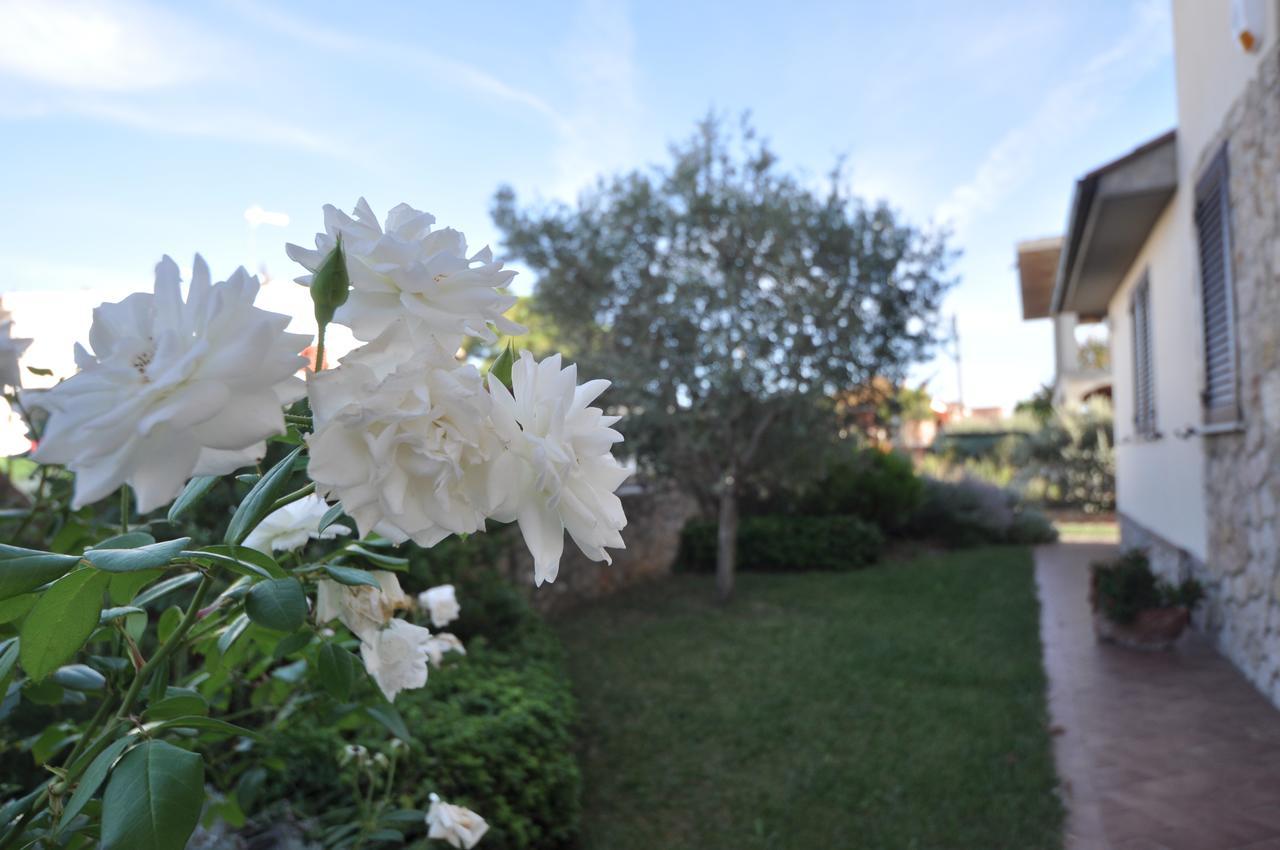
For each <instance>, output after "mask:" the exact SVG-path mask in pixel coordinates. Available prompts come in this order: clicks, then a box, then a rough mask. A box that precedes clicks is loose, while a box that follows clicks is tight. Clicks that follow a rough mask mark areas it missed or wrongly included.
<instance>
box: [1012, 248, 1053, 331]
mask: <svg viewBox="0 0 1280 850" xmlns="http://www.w3.org/2000/svg"><path fill="white" fill-rule="evenodd" d="M1061 254H1062V237H1061V236H1051V237H1049V238H1047V239H1031V240H1028V241H1026V242H1019V243H1018V282H1019V284H1020V285H1021V289H1022V318H1023V319H1047V318H1048V317H1049V315H1050V311H1049V307H1050V305H1051V303H1052V301H1053V285H1054V283H1055V281H1056V280H1057V278H1058V259H1059V257H1060V255H1061Z"/></svg>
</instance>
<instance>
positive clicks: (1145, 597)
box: [1089, 549, 1204, 625]
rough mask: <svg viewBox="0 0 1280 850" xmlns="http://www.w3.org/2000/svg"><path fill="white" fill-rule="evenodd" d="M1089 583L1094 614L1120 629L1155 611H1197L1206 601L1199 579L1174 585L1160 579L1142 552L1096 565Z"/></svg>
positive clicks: (1092, 567) (1132, 552)
mask: <svg viewBox="0 0 1280 850" xmlns="http://www.w3.org/2000/svg"><path fill="white" fill-rule="evenodd" d="M1089 579H1090V580H1089V602H1090V603H1091V604H1092V605H1093V608H1094V610H1095V611H1100V612H1101V613H1102V614H1103V615H1104V616H1105V617H1106V618H1107V619H1109V620H1111V621H1112V622H1114V623H1119V624H1120V625H1126V624H1128V623H1132V622H1133V621H1134V619H1136V618H1137V616H1138V614H1140V613H1141V612H1143V611H1147V610H1150V609H1152V608H1170V607H1180V608H1186V609H1188V610H1194V609H1195V607H1196V605H1198V604H1199V603H1200V600H1201V599H1203V598H1204V588H1203V587H1202V586H1201V585H1200V582H1198V581H1196V580H1195V579H1187V580H1185V581H1183V582H1182V583H1181V584H1177V585H1174V584H1170V583H1169V582H1166V581H1161V580H1160V579H1159V578H1157V577H1156V574H1155V573H1154V572H1152V570H1151V562H1150V560H1149V559H1148V558H1147V553H1146V552H1144V551H1142V550H1141V549H1129V550H1128V551H1126V552H1124V553H1122V554H1121V555H1120V556H1119V557H1118V558H1115V559H1113V560H1110V561H1097V562H1095V563H1094V564H1093V565H1092V566H1091V567H1090V575H1089Z"/></svg>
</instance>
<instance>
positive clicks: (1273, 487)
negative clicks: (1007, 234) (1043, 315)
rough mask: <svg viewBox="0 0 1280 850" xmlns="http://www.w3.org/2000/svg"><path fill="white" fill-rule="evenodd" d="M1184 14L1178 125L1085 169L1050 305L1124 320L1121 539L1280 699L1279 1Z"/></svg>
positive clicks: (1217, 4) (1116, 357) (1117, 383)
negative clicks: (1195, 589) (1189, 593)
mask: <svg viewBox="0 0 1280 850" xmlns="http://www.w3.org/2000/svg"><path fill="white" fill-rule="evenodd" d="M1173 13H1174V14H1173V24H1174V55H1175V63H1176V79H1177V103H1178V127H1177V130H1176V131H1173V132H1170V133H1167V134H1165V135H1162V136H1160V137H1158V138H1156V139H1152V140H1150V141H1146V142H1145V143H1142V144H1141V145H1139V146H1138V147H1137V148H1135V149H1134V150H1133V151H1131V152H1129V153H1127V154H1125V155H1124V156H1122V157H1120V158H1119V159H1116V160H1114V161H1113V162H1110V163H1107V164H1105V165H1102V166H1100V167H1099V168H1097V169H1095V170H1094V171H1092V172H1090V173H1089V174H1087V175H1085V176H1084V177H1083V178H1081V179H1080V181H1079V182H1078V183H1077V185H1076V191H1075V197H1074V201H1073V203H1072V208H1071V211H1070V214H1069V216H1068V220H1067V232H1066V234H1065V235H1064V236H1063V238H1062V243H1061V245H1062V247H1061V249H1060V259H1059V262H1058V264H1057V268H1056V270H1055V272H1054V275H1053V286H1052V296H1051V300H1050V304H1049V308H1048V310H1049V312H1050V313H1051V314H1052V315H1053V316H1055V317H1060V318H1061V317H1067V316H1080V317H1083V318H1090V319H1100V320H1103V321H1105V323H1106V325H1107V326H1108V328H1109V331H1110V346H1111V363H1112V373H1113V374H1112V378H1113V392H1114V402H1115V415H1116V444H1117V445H1116V456H1117V501H1118V510H1119V513H1120V522H1121V533H1122V538H1123V541H1124V542H1125V543H1126V544H1129V545H1140V546H1145V547H1147V548H1148V549H1149V550H1150V552H1151V555H1152V559H1153V563H1154V565H1155V566H1156V568H1157V570H1159V571H1160V572H1161V573H1162V574H1163V575H1165V576H1166V577H1168V578H1171V579H1176V578H1182V577H1186V576H1194V577H1196V578H1198V579H1199V580H1200V581H1202V582H1203V583H1204V584H1205V586H1206V588H1207V590H1208V592H1209V597H1208V600H1207V604H1206V605H1205V606H1204V609H1203V610H1202V611H1201V612H1200V614H1199V615H1198V617H1197V624H1198V625H1199V626H1200V627H1201V628H1203V629H1205V630H1206V631H1207V632H1208V633H1209V634H1211V635H1212V636H1213V637H1214V638H1215V640H1216V641H1217V643H1218V645H1219V647H1220V648H1221V650H1222V651H1223V652H1224V653H1225V654H1226V655H1228V656H1229V657H1230V658H1231V659H1232V660H1234V661H1235V662H1236V663H1237V664H1238V665H1239V666H1240V667H1241V668H1242V669H1243V670H1244V671H1245V672H1246V674H1247V675H1248V676H1249V677H1250V678H1251V679H1252V680H1253V681H1254V682H1255V683H1256V684H1257V685H1258V687H1259V688H1260V689H1262V690H1263V691H1264V692H1265V693H1266V694H1267V695H1268V696H1270V697H1271V699H1272V700H1273V701H1275V702H1277V703H1280V560H1278V559H1280V545H1278V542H1280V525H1278V519H1280V518H1278V517H1277V512H1276V505H1277V502H1280V49H1278V45H1277V43H1278V42H1280V0H1235V2H1229V0H1174V2H1173ZM1136 141H1140V140H1136ZM1033 283H1034V281H1032V280H1030V279H1028V278H1026V277H1024V280H1023V287H1024V290H1025V289H1026V288H1027V287H1028V286H1029V285H1032V284H1033Z"/></svg>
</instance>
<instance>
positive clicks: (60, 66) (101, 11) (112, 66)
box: [0, 0, 218, 92]
mask: <svg viewBox="0 0 1280 850" xmlns="http://www.w3.org/2000/svg"><path fill="white" fill-rule="evenodd" d="M214 52H215V51H214V49H213V48H212V45H211V44H210V42H209V40H208V39H206V38H203V37H202V36H201V34H200V33H197V32H196V31H195V30H194V29H193V28H191V27H189V26H188V25H186V24H185V23H183V22H182V21H181V20H180V19H179V18H177V17H175V16H173V15H171V14H169V13H168V12H166V11H165V10H163V9H160V8H153V7H149V6H145V5H142V4H140V3H136V2H121V0H110V1H109V2H84V0H0V73H7V74H12V75H15V76H18V77H23V78H25V79H29V80H35V81H37V82H41V83H44V84H47V85H52V86H56V87H60V88H68V89H76V90H87V91H108V92H123V91H139V90H146V89H155V88H163V87H166V86H172V85H175V84H178V83H182V82H186V81H189V80H191V79H193V78H195V77H197V76H199V75H201V74H203V73H204V72H205V69H207V68H211V67H216V66H217V64H218V63H216V62H214V61H212V58H213V53H214Z"/></svg>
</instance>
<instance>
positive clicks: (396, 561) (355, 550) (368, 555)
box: [345, 543, 409, 570]
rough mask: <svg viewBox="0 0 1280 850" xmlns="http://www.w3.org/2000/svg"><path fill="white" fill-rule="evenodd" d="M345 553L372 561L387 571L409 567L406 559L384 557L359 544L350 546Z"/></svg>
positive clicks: (391, 556) (392, 556)
mask: <svg viewBox="0 0 1280 850" xmlns="http://www.w3.org/2000/svg"><path fill="white" fill-rule="evenodd" d="M345 551H346V552H348V553H350V554H352V555H357V556H359V557H361V558H365V559H367V560H370V561H373V563H375V564H377V565H378V566H380V567H386V568H387V569H389V570H403V569H404V568H405V567H407V566H409V559H408V558H397V557H395V556H394V555H384V554H382V553H381V552H371V551H369V550H368V549H366V548H364V547H363V546H360V545H359V544H355V543H353V544H351V545H350V546H348V547H347V548H346V550H345Z"/></svg>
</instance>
